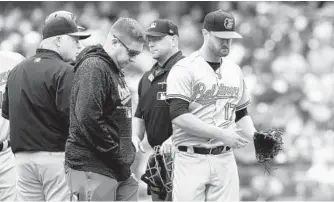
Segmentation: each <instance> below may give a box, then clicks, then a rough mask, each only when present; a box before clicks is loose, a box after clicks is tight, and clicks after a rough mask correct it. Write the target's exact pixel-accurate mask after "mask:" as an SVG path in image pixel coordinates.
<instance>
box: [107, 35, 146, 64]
mask: <svg viewBox="0 0 334 202" xmlns="http://www.w3.org/2000/svg"><path fill="white" fill-rule="evenodd" d="M113 36H114V37H115V38H116V39H117V40H118V41H119V43H121V44H122V46H124V48H125V49H126V51H127V52H128V55H129V57H130V58H132V57H136V56H137V55H139V54H140V53H141V51H136V50H131V49H130V48H129V47H128V46H127V45H125V44H124V43H123V42H122V41H121V40H120V39H119V38H118V37H117V36H116V35H113Z"/></svg>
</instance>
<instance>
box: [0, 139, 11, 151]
mask: <svg viewBox="0 0 334 202" xmlns="http://www.w3.org/2000/svg"><path fill="white" fill-rule="evenodd" d="M9 147H10V140H4V141H3V142H0V152H2V151H5V150H6V149H7V148H9Z"/></svg>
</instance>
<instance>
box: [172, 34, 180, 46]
mask: <svg viewBox="0 0 334 202" xmlns="http://www.w3.org/2000/svg"><path fill="white" fill-rule="evenodd" d="M172 44H173V47H177V46H178V45H179V37H178V36H177V35H173V36H172Z"/></svg>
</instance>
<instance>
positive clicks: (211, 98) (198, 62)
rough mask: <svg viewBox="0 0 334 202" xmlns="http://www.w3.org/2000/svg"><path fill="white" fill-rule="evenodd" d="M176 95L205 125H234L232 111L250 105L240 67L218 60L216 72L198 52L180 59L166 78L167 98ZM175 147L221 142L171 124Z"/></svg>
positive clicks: (211, 144) (233, 112)
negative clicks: (186, 102)
mask: <svg viewBox="0 0 334 202" xmlns="http://www.w3.org/2000/svg"><path fill="white" fill-rule="evenodd" d="M171 98H179V99H182V100H186V101H188V102H189V112H190V113H192V114H193V115H195V116H196V117H197V118H199V119H200V120H202V121H203V122H205V123H207V124H212V125H216V126H219V127H221V128H229V127H235V121H234V120H235V111H237V110H241V109H243V108H246V107H247V106H248V105H249V104H250V98H249V95H248V93H247V90H246V87H245V83H244V79H243V74H242V71H241V69H240V67H239V66H238V65H236V64H234V63H232V62H231V61H228V60H225V59H224V60H222V62H221V66H220V68H218V69H217V70H216V71H214V70H213V68H212V67H211V66H210V65H209V64H208V63H207V62H206V61H205V60H204V58H203V57H202V56H201V55H200V54H199V52H198V51H196V52H194V53H192V54H191V55H189V56H188V57H186V58H184V59H183V60H180V61H179V62H178V63H177V64H175V66H174V67H173V69H172V70H171V71H170V73H169V76H168V78H167V99H171ZM172 141H173V144H174V145H175V146H179V145H184V146H194V145H196V146H203V147H207V146H208V145H209V146H214V145H215V146H216V145H224V143H223V142H222V141H220V140H217V139H208V138H204V137H203V138H202V137H197V136H194V135H191V134H188V133H187V132H185V131H184V130H182V129H181V128H180V127H178V126H176V125H174V124H173V136H172Z"/></svg>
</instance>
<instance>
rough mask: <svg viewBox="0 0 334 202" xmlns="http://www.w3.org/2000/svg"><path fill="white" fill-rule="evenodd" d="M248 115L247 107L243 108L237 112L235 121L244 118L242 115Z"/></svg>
mask: <svg viewBox="0 0 334 202" xmlns="http://www.w3.org/2000/svg"><path fill="white" fill-rule="evenodd" d="M247 115H248V111H247V108H243V109H241V110H239V111H236V112H235V122H238V121H239V120H240V119H242V117H244V116H247Z"/></svg>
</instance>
